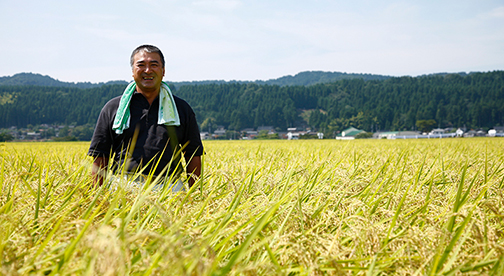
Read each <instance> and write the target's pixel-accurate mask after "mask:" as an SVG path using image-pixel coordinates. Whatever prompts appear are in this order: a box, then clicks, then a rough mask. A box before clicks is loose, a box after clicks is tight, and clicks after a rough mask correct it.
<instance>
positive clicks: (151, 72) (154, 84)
mask: <svg viewBox="0 0 504 276" xmlns="http://www.w3.org/2000/svg"><path fill="white" fill-rule="evenodd" d="M132 70H133V79H134V80H135V82H136V85H137V91H138V92H140V93H142V92H155V91H157V90H158V89H159V87H160V86H161V82H162V81H163V76H164V73H165V69H164V67H163V65H162V64H161V57H160V56H159V54H157V53H149V52H146V51H140V52H138V53H136V54H135V56H134V57H133V68H132Z"/></svg>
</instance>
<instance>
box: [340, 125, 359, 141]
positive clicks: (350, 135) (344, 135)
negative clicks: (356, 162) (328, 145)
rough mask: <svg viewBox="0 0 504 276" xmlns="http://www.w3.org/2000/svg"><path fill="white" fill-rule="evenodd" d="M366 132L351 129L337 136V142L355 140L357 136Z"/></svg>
mask: <svg viewBox="0 0 504 276" xmlns="http://www.w3.org/2000/svg"><path fill="white" fill-rule="evenodd" d="M362 132H364V130H360V129H356V128H354V127H349V128H347V129H345V130H343V131H342V132H341V133H339V134H338V135H336V140H353V139H355V136H357V134H359V133H362Z"/></svg>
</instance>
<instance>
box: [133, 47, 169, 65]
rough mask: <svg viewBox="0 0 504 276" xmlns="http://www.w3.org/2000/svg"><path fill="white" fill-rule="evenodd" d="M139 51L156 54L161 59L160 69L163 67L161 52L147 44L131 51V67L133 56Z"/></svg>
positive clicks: (163, 61)
mask: <svg viewBox="0 0 504 276" xmlns="http://www.w3.org/2000/svg"><path fill="white" fill-rule="evenodd" d="M141 51H145V52H147V53H157V54H158V55H159V57H160V58H161V65H162V67H163V68H164V67H165V60H164V56H163V53H162V52H161V50H160V49H159V48H158V47H156V46H153V45H148V44H145V45H140V46H138V47H136V49H135V50H133V53H131V57H130V65H131V67H133V59H134V58H135V55H136V54H137V53H138V52H141Z"/></svg>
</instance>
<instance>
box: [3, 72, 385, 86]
mask: <svg viewBox="0 0 504 276" xmlns="http://www.w3.org/2000/svg"><path fill="white" fill-rule="evenodd" d="M357 78H360V79H364V80H384V79H387V78H390V77H388V76H382V75H372V74H349V73H340V72H323V71H306V72H301V73H298V74H296V75H295V76H284V77H280V78H278V79H270V80H266V81H263V80H256V81H237V80H234V81H224V80H205V81H183V82H170V81H169V80H166V81H167V82H170V83H171V84H172V85H173V86H175V87H176V88H179V87H181V86H184V85H202V84H226V83H257V84H270V85H280V86H287V85H306V86H308V85H313V84H319V83H328V82H335V81H339V80H342V79H357ZM110 84H124V85H125V84H127V82H126V81H109V82H106V83H103V82H102V83H90V82H77V83H74V82H63V81H59V80H56V79H53V78H51V77H49V76H43V75H41V74H33V73H19V74H15V75H13V76H8V77H0V85H37V86H57V87H75V88H93V87H99V86H102V85H110Z"/></svg>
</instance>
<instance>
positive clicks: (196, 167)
mask: <svg viewBox="0 0 504 276" xmlns="http://www.w3.org/2000/svg"><path fill="white" fill-rule="evenodd" d="M186 162H187V168H186V169H187V175H188V176H189V188H190V187H192V185H194V182H196V180H198V178H199V177H200V176H201V156H193V157H192V158H191V159H189V160H188V158H186Z"/></svg>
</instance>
